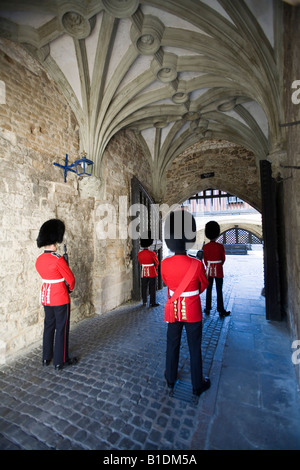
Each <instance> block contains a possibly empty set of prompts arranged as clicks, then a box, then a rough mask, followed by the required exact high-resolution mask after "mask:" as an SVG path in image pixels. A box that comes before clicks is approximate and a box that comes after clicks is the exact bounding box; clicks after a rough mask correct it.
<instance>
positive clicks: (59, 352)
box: [35, 219, 78, 370]
mask: <svg viewBox="0 0 300 470" xmlns="http://www.w3.org/2000/svg"><path fill="white" fill-rule="evenodd" d="M64 232H65V225H64V223H63V222H62V221H61V220H59V219H51V220H48V221H47V222H45V223H44V224H43V225H42V227H41V228H40V231H39V235H38V238H37V246H38V248H41V247H44V252H43V253H42V254H41V255H40V256H39V257H38V258H37V260H36V263H35V267H36V270H37V272H38V273H39V275H40V276H41V278H42V282H43V284H42V288H41V304H42V305H43V306H44V311H45V321H44V334H43V365H46V366H48V365H49V364H50V362H51V360H52V359H53V363H54V366H55V368H56V369H58V370H60V369H62V368H63V367H64V365H72V364H75V363H76V362H77V360H78V359H77V358H76V357H75V358H72V359H70V357H69V350H68V349H69V329H70V295H69V292H71V291H72V290H73V289H74V286H75V277H74V274H73V273H72V271H71V269H70V268H69V266H68V263H67V262H66V261H65V259H64V257H63V256H60V255H59V254H57V253H56V251H57V243H61V242H62V241H63V236H64ZM54 337H55V339H54ZM54 343H55V344H54Z"/></svg>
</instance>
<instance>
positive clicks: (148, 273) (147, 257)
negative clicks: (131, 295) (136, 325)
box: [138, 232, 159, 307]
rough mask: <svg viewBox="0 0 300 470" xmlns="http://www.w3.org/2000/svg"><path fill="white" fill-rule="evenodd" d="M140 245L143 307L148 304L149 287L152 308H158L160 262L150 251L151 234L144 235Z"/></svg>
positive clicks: (139, 256) (139, 257)
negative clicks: (157, 288) (157, 291)
mask: <svg viewBox="0 0 300 470" xmlns="http://www.w3.org/2000/svg"><path fill="white" fill-rule="evenodd" d="M140 243H141V248H142V250H141V251H140V252H139V253H138V260H139V263H140V265H141V267H142V273H141V276H142V299H143V306H146V304H147V293H148V286H149V294H150V307H158V306H159V303H157V302H156V279H157V270H156V269H157V267H158V264H159V261H158V258H157V256H156V253H155V252H154V251H151V250H149V246H151V245H152V243H153V239H152V238H151V234H150V233H148V232H147V234H143V235H142V237H141V241H140Z"/></svg>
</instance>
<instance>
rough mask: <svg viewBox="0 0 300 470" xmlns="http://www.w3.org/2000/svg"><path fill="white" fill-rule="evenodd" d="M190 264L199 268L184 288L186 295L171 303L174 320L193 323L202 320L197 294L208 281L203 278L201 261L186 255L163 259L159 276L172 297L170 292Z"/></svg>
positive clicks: (176, 285)
mask: <svg viewBox="0 0 300 470" xmlns="http://www.w3.org/2000/svg"><path fill="white" fill-rule="evenodd" d="M191 263H197V264H198V266H199V267H198V269H197V270H196V273H195V274H194V277H193V279H192V280H191V281H190V283H189V284H188V286H187V287H186V288H185V291H184V292H185V293H186V294H187V295H186V296H184V295H183V296H181V297H179V299H178V300H175V301H174V302H173V305H174V314H175V320H177V321H186V322H190V323H193V322H197V321H201V320H202V308H201V301H200V295H199V294H201V292H203V291H204V290H205V289H206V288H207V286H208V280H207V277H206V276H205V270H204V266H203V264H202V261H199V260H198V259H196V258H191V257H190V256H187V255H174V256H171V257H169V258H165V259H164V260H163V261H162V262H161V274H162V279H163V281H164V283H165V284H166V285H167V286H168V295H172V292H175V290H176V289H177V287H178V286H179V284H180V282H181V280H182V278H183V277H184V275H185V273H186V272H187V270H188V269H189V267H190V264H191ZM170 291H171V292H170ZM197 291H198V293H197Z"/></svg>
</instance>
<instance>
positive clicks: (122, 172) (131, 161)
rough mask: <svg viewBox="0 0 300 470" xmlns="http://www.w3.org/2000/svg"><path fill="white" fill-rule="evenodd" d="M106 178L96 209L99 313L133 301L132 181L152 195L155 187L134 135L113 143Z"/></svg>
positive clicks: (121, 136)
mask: <svg viewBox="0 0 300 470" xmlns="http://www.w3.org/2000/svg"><path fill="white" fill-rule="evenodd" d="M103 174H104V185H103V197H102V198H101V199H100V200H99V201H97V203H96V207H95V237H96V240H95V259H96V260H97V262H96V263H95V268H94V303H95V308H96V312H97V313H103V312H106V311H108V310H111V309H112V308H115V307H116V306H118V305H120V304H121V303H123V302H125V301H126V300H129V299H130V298H131V293H132V292H131V291H132V262H131V249H132V245H131V239H130V238H129V236H128V225H129V223H130V218H129V216H128V214H129V208H130V205H131V179H132V177H133V176H136V177H137V178H138V179H139V180H140V182H141V183H142V184H143V186H144V187H145V189H146V190H147V191H149V192H150V193H151V187H152V180H151V176H150V175H151V171H150V167H149V164H148V163H147V161H146V160H145V158H144V156H143V153H142V149H141V148H140V146H139V144H138V141H137V139H136V137H135V134H134V133H133V132H131V131H127V132H124V131H121V132H119V134H118V135H117V136H116V137H114V138H113V139H112V140H111V142H110V144H109V146H108V148H107V150H106V152H105V155H104V161H103ZM149 178H150V180H149ZM105 204H109V206H108V207H107V209H108V211H112V212H111V213H110V214H108V213H107V212H106V211H104V209H105ZM105 222H107V223H105ZM101 229H102V230H101ZM103 231H104V233H102V232H103ZM107 234H109V236H107Z"/></svg>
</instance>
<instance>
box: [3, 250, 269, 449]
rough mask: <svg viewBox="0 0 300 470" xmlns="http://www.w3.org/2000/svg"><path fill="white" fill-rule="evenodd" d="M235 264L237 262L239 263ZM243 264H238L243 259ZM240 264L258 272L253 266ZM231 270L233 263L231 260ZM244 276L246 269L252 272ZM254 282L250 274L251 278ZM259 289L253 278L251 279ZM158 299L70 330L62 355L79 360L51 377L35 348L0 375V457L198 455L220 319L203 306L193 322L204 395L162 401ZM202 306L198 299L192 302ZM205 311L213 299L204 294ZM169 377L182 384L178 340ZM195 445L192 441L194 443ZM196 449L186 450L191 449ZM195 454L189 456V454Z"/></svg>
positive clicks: (184, 371) (229, 282) (184, 370)
mask: <svg viewBox="0 0 300 470" xmlns="http://www.w3.org/2000/svg"><path fill="white" fill-rule="evenodd" d="M228 258H230V259H231V261H230V260H228V262H227V268H226V269H227V270H226V280H225V283H224V304H225V306H227V307H228V306H229V307H230V305H231V303H232V298H233V296H234V288H235V283H236V279H237V276H238V275H240V274H241V273H240V268H239V269H238V270H237V269H236V264H235V263H234V258H236V257H234V256H232V257H228ZM244 258H245V261H246V257H244ZM247 258H248V257H247ZM258 259H259V258H257V257H256V259H255V260H254V258H253V257H252V259H247V263H248V268H249V266H250V264H249V263H252V264H253V266H252V268H253V269H254V272H255V270H256V271H257V266H259V270H260V271H261V264H258V265H257V263H261V259H260V261H258ZM238 261H239V263H240V264H239V266H242V265H244V264H243V263H242V264H241V257H239V260H238ZM252 268H251V269H252ZM256 275H257V272H256ZM260 281H261V277H260ZM165 298H166V290H165V289H163V290H162V291H160V292H159V293H158V301H159V302H160V303H161V306H160V307H158V308H155V309H149V308H143V307H141V304H140V303H139V304H137V303H134V302H129V303H127V304H126V305H123V306H121V307H119V308H117V309H115V310H114V311H112V312H110V313H107V314H105V315H103V316H96V317H94V318H92V319H88V320H85V321H82V322H81V323H79V324H78V325H75V326H73V327H72V329H71V333H70V350H71V353H72V354H73V355H78V356H80V362H79V363H78V364H77V365H76V366H73V367H69V368H65V369H64V370H63V371H61V372H57V371H55V370H54V369H53V367H52V366H49V367H42V366H41V347H38V348H36V349H34V350H32V351H31V352H29V353H28V354H26V356H24V357H22V358H19V359H18V360H17V361H15V362H14V363H13V364H9V365H4V366H2V367H1V369H0V448H1V449H8V450H13V449H27V450H29V449H30V450H50V449H62V450H63V449H65V450H72V449H78V450H80V449H82V450H89V449H90V450H97V449H99V450H100V449H102V450H111V449H114V450H139V449H143V450H160V449H163V450H174V449H176V450H190V449H204V448H205V445H206V436H207V431H208V427H209V423H210V420H211V417H212V414H213V413H214V408H215V400H216V396H217V382H218V367H216V362H215V361H216V359H217V361H218V362H217V363H218V364H219V365H220V361H221V360H222V347H223V346H222V345H224V341H225V337H226V331H227V328H228V324H229V322H230V317H228V318H225V319H220V318H219V315H218V313H217V312H216V305H215V303H214V304H213V309H212V313H211V315H210V316H209V317H205V316H204V322H203V347H202V351H203V363H204V372H205V374H206V375H209V376H210V377H211V380H212V387H211V389H210V390H209V391H207V392H206V393H205V394H203V395H202V396H201V397H200V400H199V403H198V404H197V405H195V404H193V403H192V402H191V390H187V393H185V394H180V393H179V396H178V397H177V398H176V394H175V397H169V395H168V389H167V387H166V385H165V380H164V366H165V350H166V324H165V323H164V321H163V316H164V307H163V306H164V302H165ZM201 298H202V304H203V305H204V302H205V294H202V295H201ZM213 299H214V302H215V301H216V299H215V294H214V295H213ZM179 370H180V373H179V378H180V379H181V380H182V381H183V382H184V383H185V384H186V385H187V388H188V386H189V384H190V377H189V354H188V347H187V342H186V338H185V335H183V339H182V346H181V353H180V366H179ZM196 434H197V439H196V441H195V435H196ZM195 442H196V444H195ZM195 445H196V447H195Z"/></svg>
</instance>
